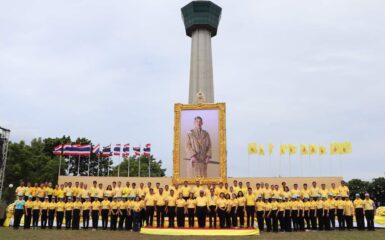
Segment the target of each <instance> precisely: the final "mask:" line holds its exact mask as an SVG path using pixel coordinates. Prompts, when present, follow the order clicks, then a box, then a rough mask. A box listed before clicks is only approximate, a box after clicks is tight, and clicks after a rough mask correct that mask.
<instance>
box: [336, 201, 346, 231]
mask: <svg viewBox="0 0 385 240" xmlns="http://www.w3.org/2000/svg"><path fill="white" fill-rule="evenodd" d="M335 205H336V208H337V221H338V229H339V230H345V220H344V208H345V201H344V200H342V196H341V194H338V195H337V201H336V203H335Z"/></svg>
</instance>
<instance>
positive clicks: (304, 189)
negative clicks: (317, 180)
mask: <svg viewBox="0 0 385 240" xmlns="http://www.w3.org/2000/svg"><path fill="white" fill-rule="evenodd" d="M310 196H311V192H310V190H309V188H308V187H307V183H304V184H303V185H302V190H301V197H302V198H304V197H307V198H310Z"/></svg>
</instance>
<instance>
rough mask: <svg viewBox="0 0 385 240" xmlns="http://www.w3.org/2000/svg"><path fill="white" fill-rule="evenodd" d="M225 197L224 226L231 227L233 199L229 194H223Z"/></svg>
mask: <svg viewBox="0 0 385 240" xmlns="http://www.w3.org/2000/svg"><path fill="white" fill-rule="evenodd" d="M225 199H226V212H225V227H226V228H231V215H230V212H231V206H232V205H233V200H232V199H231V197H230V194H228V193H226V194H225Z"/></svg>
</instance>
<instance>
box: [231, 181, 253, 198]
mask: <svg viewBox="0 0 385 240" xmlns="http://www.w3.org/2000/svg"><path fill="white" fill-rule="evenodd" d="M238 186H239V191H241V192H242V193H243V195H246V194H247V192H248V188H247V187H244V186H243V182H241V181H240V182H239V183H238ZM225 193H226V192H225Z"/></svg>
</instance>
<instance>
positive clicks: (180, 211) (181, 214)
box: [176, 207, 185, 228]
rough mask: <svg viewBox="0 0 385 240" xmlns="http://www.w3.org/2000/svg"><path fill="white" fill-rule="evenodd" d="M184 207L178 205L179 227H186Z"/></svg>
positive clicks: (177, 217) (177, 219)
mask: <svg viewBox="0 0 385 240" xmlns="http://www.w3.org/2000/svg"><path fill="white" fill-rule="evenodd" d="M184 220H185V215H184V207H178V208H176V221H177V225H178V227H179V228H181V227H184Z"/></svg>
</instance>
